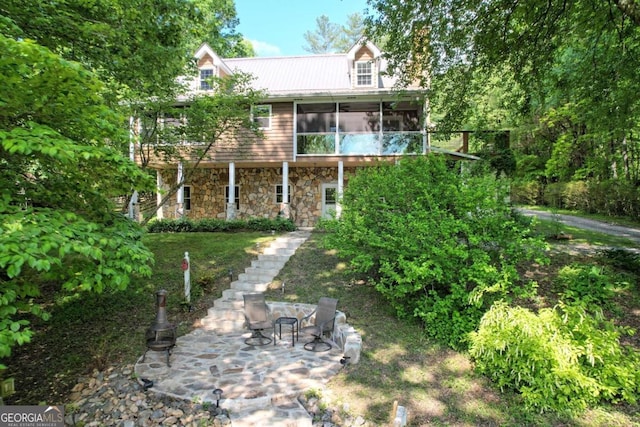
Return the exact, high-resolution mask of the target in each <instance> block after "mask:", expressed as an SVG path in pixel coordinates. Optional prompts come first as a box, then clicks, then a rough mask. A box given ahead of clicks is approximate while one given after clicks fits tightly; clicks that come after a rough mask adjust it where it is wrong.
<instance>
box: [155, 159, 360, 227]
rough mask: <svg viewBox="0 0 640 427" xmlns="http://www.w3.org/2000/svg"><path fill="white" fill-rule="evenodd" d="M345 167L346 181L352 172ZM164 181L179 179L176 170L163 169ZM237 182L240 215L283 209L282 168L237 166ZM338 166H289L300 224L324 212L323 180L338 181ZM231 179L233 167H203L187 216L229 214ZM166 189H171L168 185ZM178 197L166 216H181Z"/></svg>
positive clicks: (293, 213) (165, 211)
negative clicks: (227, 192) (278, 196)
mask: <svg viewBox="0 0 640 427" xmlns="http://www.w3.org/2000/svg"><path fill="white" fill-rule="evenodd" d="M354 172H355V169H350V168H345V172H344V175H345V185H346V181H347V176H348V174H349V173H354ZM159 173H161V177H162V182H164V183H172V182H175V181H176V173H177V172H176V170H175V169H173V170H162V171H159ZM235 175H236V182H235V185H236V186H237V187H238V188H239V191H240V209H238V211H237V213H236V218H237V219H250V218H276V217H278V215H280V214H281V212H282V206H281V204H280V203H276V195H275V190H276V185H281V184H282V168H280V167H276V168H237V167H236V171H235ZM337 181H338V168H337V166H336V167H330V168H329V167H313V168H303V167H289V185H290V188H291V204H290V206H289V211H290V214H291V218H292V219H293V221H294V222H295V224H296V225H297V226H298V227H313V226H314V225H315V224H316V222H317V221H318V219H319V218H320V217H321V215H322V184H328V183H337ZM228 183H229V170H228V169H226V168H225V169H222V168H213V169H199V170H197V171H195V173H194V175H193V177H192V179H191V180H190V182H187V183H186V184H185V185H188V186H189V187H191V210H190V211H188V212H187V214H186V216H187V217H189V218H193V219H201V218H218V219H225V218H226V206H225V188H226V186H227V185H228ZM163 189H164V190H165V191H166V190H168V189H169V186H168V185H166V184H165V185H164V188H163ZM176 200H177V198H176V196H174V197H172V198H171V200H170V201H169V203H167V204H166V205H165V206H163V208H162V214H163V218H176V217H177V202H176Z"/></svg>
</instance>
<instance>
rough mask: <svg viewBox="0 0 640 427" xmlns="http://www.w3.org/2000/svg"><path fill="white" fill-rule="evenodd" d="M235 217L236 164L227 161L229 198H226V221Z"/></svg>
mask: <svg viewBox="0 0 640 427" xmlns="http://www.w3.org/2000/svg"><path fill="white" fill-rule="evenodd" d="M233 219H236V164H235V163H234V162H231V163H229V199H228V200H227V221H231V220H233Z"/></svg>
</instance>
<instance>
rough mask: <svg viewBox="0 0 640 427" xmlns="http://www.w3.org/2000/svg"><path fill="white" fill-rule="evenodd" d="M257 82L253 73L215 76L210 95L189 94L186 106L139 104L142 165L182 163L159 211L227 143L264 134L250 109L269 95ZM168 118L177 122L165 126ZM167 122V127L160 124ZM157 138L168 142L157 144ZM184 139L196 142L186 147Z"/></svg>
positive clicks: (254, 138) (139, 154)
mask: <svg viewBox="0 0 640 427" xmlns="http://www.w3.org/2000/svg"><path fill="white" fill-rule="evenodd" d="M252 80H253V77H252V76H251V75H248V74H244V73H234V74H232V75H230V76H226V77H224V78H212V79H211V81H210V82H209V84H210V85H211V87H212V90H211V91H207V92H197V93H195V94H191V95H187V94H185V100H186V101H185V102H184V104H185V105H184V106H176V105H175V104H174V103H173V102H172V103H166V102H157V101H156V102H143V103H141V104H139V105H138V106H137V107H138V109H137V110H136V112H135V116H136V117H138V118H139V120H141V126H139V127H138V129H139V133H138V135H137V144H136V150H137V156H138V158H139V159H140V162H141V166H142V167H143V168H147V167H148V166H149V163H150V162H151V161H152V160H157V159H162V160H163V161H166V162H171V163H174V164H177V163H178V162H180V163H182V164H183V173H182V179H181V180H180V181H178V182H176V183H175V184H172V185H171V188H170V189H169V191H167V192H166V193H165V194H164V196H163V199H162V201H161V202H160V203H159V204H158V205H157V206H156V207H155V209H156V210H157V209H159V208H160V207H161V206H162V205H164V204H165V203H166V202H167V201H168V200H169V199H170V198H171V197H172V196H173V195H175V193H176V192H177V191H178V189H179V188H180V187H182V186H183V185H184V183H185V182H189V181H190V179H191V176H192V175H193V173H194V172H195V171H196V170H197V169H198V167H199V166H200V164H201V162H202V161H203V160H206V159H208V158H209V157H210V156H211V153H212V151H213V150H214V149H216V148H221V147H223V146H224V145H225V144H238V145H240V146H242V145H243V144H250V143H253V142H255V141H256V140H257V138H258V137H260V136H262V133H261V132H260V131H259V129H258V124H257V123H256V122H255V121H253V120H252V118H251V108H252V107H253V106H254V105H256V104H258V103H259V101H260V100H262V99H264V97H265V93H264V92H263V91H261V90H256V89H254V88H253V87H252V86H251V82H252ZM168 117H172V118H174V119H172V120H171V125H168V124H167V123H166V122H167V120H166V119H167V118H168ZM163 121H165V125H164V126H159V124H160V123H162V122H163ZM158 140H160V141H162V142H163V143H162V144H157V143H156V142H157V141H158ZM185 141H188V142H190V143H191V144H189V145H185V144H184V142H185ZM149 213H150V212H147V214H149ZM150 218H151V217H149V216H148V217H147V219H146V221H148V220H149V219H150Z"/></svg>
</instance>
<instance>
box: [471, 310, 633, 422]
mask: <svg viewBox="0 0 640 427" xmlns="http://www.w3.org/2000/svg"><path fill="white" fill-rule="evenodd" d="M623 332H627V333H628V331H622V330H620V329H619V328H616V327H615V326H614V324H613V322H611V321H608V320H606V319H604V317H603V316H602V314H601V313H599V312H596V314H590V313H588V312H587V311H586V310H585V309H584V308H583V307H582V306H580V305H576V306H567V305H560V306H558V307H556V308H553V309H542V310H540V311H539V313H538V314H535V313H533V312H531V311H530V310H528V309H526V308H522V307H510V306H508V305H507V304H506V303H502V302H501V303H496V304H494V306H493V307H492V308H491V310H489V311H488V312H487V313H486V314H485V315H484V317H483V318H482V321H481V322H480V326H479V328H478V331H477V332H473V333H471V334H470V349H469V351H470V354H471V356H472V357H473V358H474V359H475V362H476V368H477V369H478V371H479V372H482V373H484V374H485V375H487V376H489V377H490V378H491V379H492V380H493V381H494V382H495V384H496V385H497V386H498V387H500V388H501V389H512V390H516V391H518V392H520V393H521V395H522V398H523V400H524V402H525V404H526V405H527V406H528V407H530V408H533V409H536V410H539V411H549V410H551V411H557V412H563V411H569V412H579V411H582V410H584V409H586V408H587V407H588V406H589V405H592V404H595V403H602V402H614V403H615V402H620V401H625V402H629V403H634V402H636V400H637V396H638V392H640V388H639V385H640V355H639V354H638V352H637V351H634V350H633V349H630V348H626V347H624V346H621V345H620V342H619V339H620V335H621V333H623Z"/></svg>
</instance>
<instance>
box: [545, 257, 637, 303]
mask: <svg viewBox="0 0 640 427" xmlns="http://www.w3.org/2000/svg"><path fill="white" fill-rule="evenodd" d="M621 286H623V287H626V286H627V284H624V283H622V282H621V281H620V279H619V277H618V275H616V274H615V273H614V272H613V271H611V270H610V269H608V268H605V267H600V266H595V265H582V264H572V265H568V266H564V267H562V268H561V269H560V271H559V272H558V278H557V280H556V287H558V288H559V289H558V290H559V295H560V298H561V299H562V300H564V301H566V302H570V303H578V302H579V303H584V304H596V305H599V306H603V307H604V306H610V305H611V304H610V301H611V299H612V298H613V297H614V295H615V289H616V288H618V287H621ZM607 308H610V307H607Z"/></svg>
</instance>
